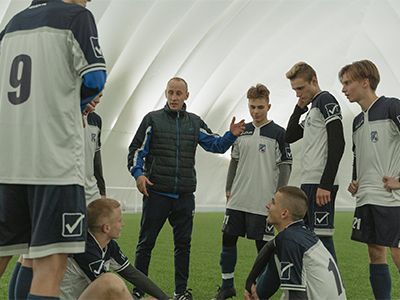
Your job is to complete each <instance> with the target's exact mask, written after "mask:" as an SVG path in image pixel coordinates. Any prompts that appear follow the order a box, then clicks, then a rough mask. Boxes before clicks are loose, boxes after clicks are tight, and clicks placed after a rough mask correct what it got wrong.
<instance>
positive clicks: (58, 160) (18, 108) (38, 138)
mask: <svg viewBox="0 0 400 300" xmlns="http://www.w3.org/2000/svg"><path fill="white" fill-rule="evenodd" d="M95 70H105V62H104V59H103V56H102V54H101V50H100V47H99V44H98V38H97V29H96V25H95V21H94V18H93V15H92V14H91V13H90V12H89V11H88V10H87V9H85V8H83V7H82V6H79V5H73V4H67V3H64V2H63V1H54V0H48V1H47V2H38V1H36V2H35V1H34V2H33V3H32V5H31V6H30V7H28V8H27V9H25V10H23V11H22V12H21V13H19V14H17V15H16V16H14V17H13V19H11V21H10V22H9V23H8V24H7V26H6V28H5V30H4V31H3V32H2V34H0V140H1V143H0V153H2V155H1V156H0V166H1V168H0V182H1V183H16V184H55V185H61V184H62V185H65V184H79V185H82V186H83V185H84V139H83V126H82V115H81V111H80V99H81V94H80V93H81V85H82V76H83V75H84V74H86V73H87V72H91V71H95Z"/></svg>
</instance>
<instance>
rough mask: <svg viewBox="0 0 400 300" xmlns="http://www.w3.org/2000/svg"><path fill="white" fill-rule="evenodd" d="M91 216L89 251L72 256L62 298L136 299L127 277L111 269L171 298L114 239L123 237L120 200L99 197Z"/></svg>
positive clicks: (90, 209) (158, 295) (155, 293)
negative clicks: (124, 252) (136, 264)
mask: <svg viewBox="0 0 400 300" xmlns="http://www.w3.org/2000/svg"><path fill="white" fill-rule="evenodd" d="M87 218H88V236H87V241H86V251H85V253H80V254H74V255H72V256H70V257H69V258H68V265H67V270H66V272H65V275H64V279H63V281H62V283H61V299H78V298H79V299H80V300H85V299H96V300H101V299H104V300H106V299H107V300H112V299H115V300H124V299H132V295H131V294H130V293H129V290H128V288H127V286H126V285H125V283H124V281H123V280H122V279H121V278H120V277H119V276H117V275H116V274H114V273H111V272H109V271H111V270H112V271H115V272H117V273H118V274H119V275H120V276H121V277H123V278H124V279H125V280H127V281H129V282H130V283H132V284H134V285H135V286H136V287H138V288H140V289H141V290H143V291H145V292H147V293H148V294H150V295H152V296H154V297H156V298H157V299H168V296H167V295H166V294H165V293H164V292H163V291H161V289H160V288H158V287H157V286H156V285H155V284H154V283H153V282H152V281H151V280H150V279H149V278H147V276H146V275H144V274H143V273H141V272H140V271H139V270H137V269H136V268H135V267H133V266H132V265H131V264H130V263H129V260H128V258H127V257H126V256H125V255H124V254H123V253H122V251H121V249H120V247H119V246H118V244H117V242H116V241H114V239H118V238H119V236H120V234H121V228H122V225H123V223H122V219H121V208H120V204H119V202H118V201H116V200H113V199H109V198H102V199H97V200H95V201H93V202H91V203H90V204H89V205H88V207H87ZM134 299H135V298H134Z"/></svg>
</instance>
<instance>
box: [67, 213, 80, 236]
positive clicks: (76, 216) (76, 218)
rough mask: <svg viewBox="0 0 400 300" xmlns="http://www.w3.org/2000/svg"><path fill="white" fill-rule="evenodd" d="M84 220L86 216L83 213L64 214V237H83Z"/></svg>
mask: <svg viewBox="0 0 400 300" xmlns="http://www.w3.org/2000/svg"><path fill="white" fill-rule="evenodd" d="M84 218H85V215H84V214H81V213H64V214H63V215H62V236H63V237H76V236H82V228H83V219H84Z"/></svg>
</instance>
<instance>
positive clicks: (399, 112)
mask: <svg viewBox="0 0 400 300" xmlns="http://www.w3.org/2000/svg"><path fill="white" fill-rule="evenodd" d="M389 116H390V119H391V120H392V121H393V122H394V123H395V124H396V126H397V128H398V129H399V130H400V100H399V99H396V98H392V102H391V104H390V107H389Z"/></svg>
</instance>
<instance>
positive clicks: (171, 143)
mask: <svg viewBox="0 0 400 300" xmlns="http://www.w3.org/2000/svg"><path fill="white" fill-rule="evenodd" d="M165 97H166V98H167V103H166V105H165V106H164V108H162V109H159V110H156V111H152V112H150V113H148V114H147V115H146V116H145V117H144V118H143V120H142V123H141V124H140V126H139V128H138V130H137V132H136V134H135V137H134V138H133V140H132V143H131V144H130V146H129V154H128V169H129V171H130V172H131V174H132V176H133V177H134V178H135V179H136V186H137V188H138V190H139V191H140V192H141V193H142V194H143V213H142V220H141V224H140V235H139V242H138V244H137V247H136V260H135V266H136V267H137V268H138V269H139V270H140V271H142V272H143V273H145V274H146V275H147V274H148V268H149V264H150V258H151V251H152V250H153V248H154V246H155V243H156V239H157V236H158V234H159V232H160V230H161V228H162V227H163V226H164V223H165V221H166V220H167V219H168V221H169V223H170V224H171V226H172V227H173V234H174V245H175V250H174V257H175V292H174V293H175V294H174V299H175V300H191V299H192V294H191V292H190V291H189V290H188V289H187V281H188V277H189V257H190V243H191V239H192V228H193V216H194V208H195V205H194V194H193V193H194V191H195V190H196V170H195V155H196V149H197V146H198V145H200V146H201V147H202V148H203V149H204V150H206V151H209V152H214V153H224V152H226V151H227V150H228V149H229V147H230V146H231V145H232V144H233V142H234V141H235V140H236V137H237V136H239V135H240V134H241V133H242V132H243V130H244V120H241V121H240V122H238V123H235V118H233V119H232V122H231V124H230V130H229V131H227V132H226V133H225V134H224V135H223V136H222V137H220V136H218V135H216V134H213V133H212V131H211V130H210V129H209V128H208V126H207V125H206V123H205V122H204V121H203V120H202V119H201V118H200V117H199V116H197V115H195V114H193V113H190V112H187V111H186V104H185V101H186V100H187V99H188V97H189V91H188V85H187V83H186V81H185V80H184V79H182V78H179V77H174V78H171V79H170V80H169V81H168V83H167V87H166V89H165ZM136 293H138V294H139V295H140V294H142V293H141V291H139V290H137V291H136Z"/></svg>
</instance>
